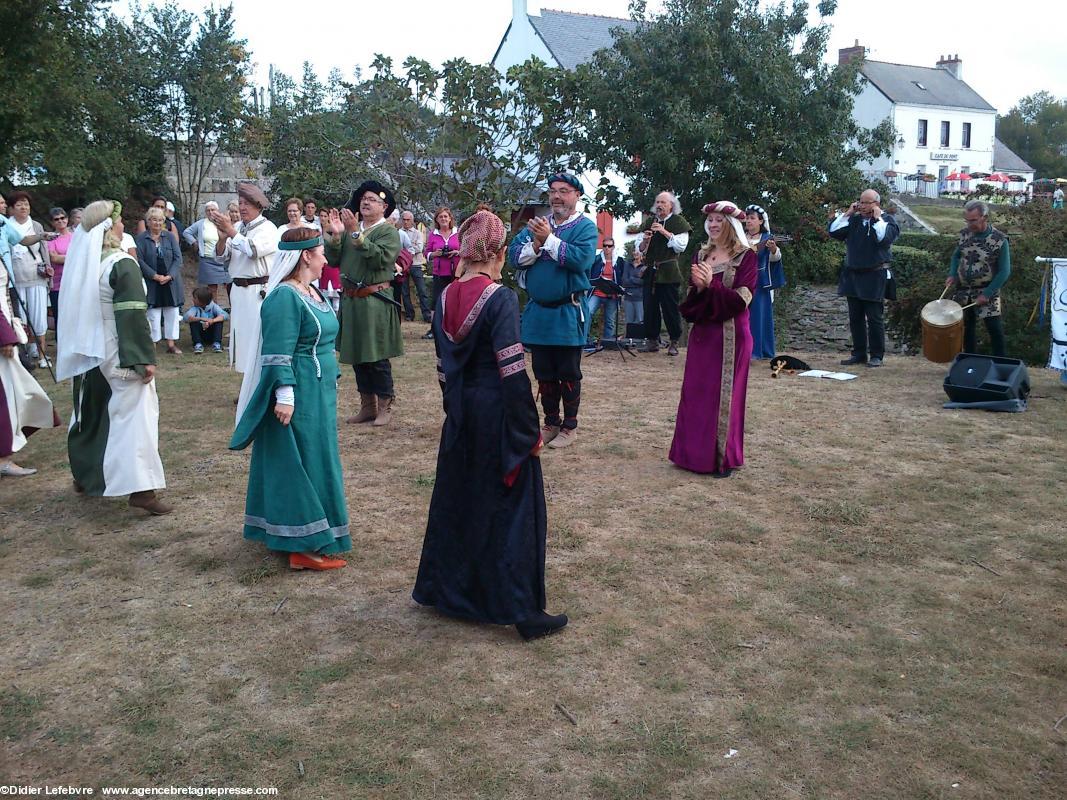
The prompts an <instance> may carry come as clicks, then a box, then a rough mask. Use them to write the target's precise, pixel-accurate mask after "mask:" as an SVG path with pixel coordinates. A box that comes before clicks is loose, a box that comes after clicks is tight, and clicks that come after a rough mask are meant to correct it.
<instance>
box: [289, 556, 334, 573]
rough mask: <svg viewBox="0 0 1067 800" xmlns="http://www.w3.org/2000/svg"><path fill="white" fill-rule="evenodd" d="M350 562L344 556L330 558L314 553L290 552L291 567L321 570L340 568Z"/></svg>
mask: <svg viewBox="0 0 1067 800" xmlns="http://www.w3.org/2000/svg"><path fill="white" fill-rule="evenodd" d="M346 564H348V562H347V561H345V560H344V559H343V558H329V557H328V556H319V555H315V554H314V553H290V554H289V569H313V570H317V571H319V572H322V571H324V570H328V569H340V568H341V567H343V566H345V565H346Z"/></svg>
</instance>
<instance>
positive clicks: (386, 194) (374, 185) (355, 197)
mask: <svg viewBox="0 0 1067 800" xmlns="http://www.w3.org/2000/svg"><path fill="white" fill-rule="evenodd" d="M367 192H374V193H375V194H376V195H378V197H380V198H382V200H384V201H385V216H386V217H388V216H389V215H390V214H392V213H393V209H395V208H396V198H395V197H393V193H392V192H391V191H390V190H389V189H388V187H385V186H382V184H380V183H378V181H363V183H361V184H360V185H359V186H357V187H356V190H355V191H354V192H352V199H351V200H349V201H348V205H346V206H345V208H347V209H348V210H349V211H351V212H352V213H353V214H359V201H360V200H362V199H363V195H365V194H366V193H367Z"/></svg>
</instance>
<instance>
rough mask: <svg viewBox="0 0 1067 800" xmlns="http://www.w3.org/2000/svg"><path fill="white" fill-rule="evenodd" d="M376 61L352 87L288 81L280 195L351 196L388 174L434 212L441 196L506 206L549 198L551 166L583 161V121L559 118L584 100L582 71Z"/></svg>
mask: <svg viewBox="0 0 1067 800" xmlns="http://www.w3.org/2000/svg"><path fill="white" fill-rule="evenodd" d="M371 68H372V70H373V74H372V76H371V77H370V78H368V79H366V80H359V79H358V76H357V80H356V82H354V83H344V82H341V83H340V86H338V82H339V76H338V75H333V76H331V80H330V81H329V82H328V84H327V86H325V87H322V86H321V85H319V84H318V81H317V79H316V78H315V76H314V74H313V73H310V72H309V70H307V69H305V74H304V79H303V82H302V84H301V86H299V87H298V86H297V85H296V84H295V83H294V82H293V81H292V80H290V79H288V78H287V77H285V76H279V77H278V78H277V79H276V84H275V86H274V87H273V91H272V96H273V97H274V105H273V106H272V108H271V109H270V113H269V130H270V132H269V137H268V139H269V144H268V146H267V150H268V151H269V154H270V155H269V159H268V169H269V170H270V172H271V173H272V174H274V175H275V176H276V181H275V189H276V191H278V192H279V193H282V194H288V193H294V194H298V195H305V194H308V193H310V194H313V195H315V196H316V197H317V198H319V199H321V200H324V201H326V202H331V203H339V202H343V201H345V200H347V199H348V198H347V192H348V191H350V190H351V189H352V187H353V186H354V185H355V184H356V183H358V182H359V181H361V180H362V179H364V178H376V179H378V180H381V181H382V182H384V183H386V184H387V185H389V186H390V187H392V188H393V189H394V191H395V192H396V194H397V197H398V198H399V200H400V202H401V203H402V204H404V205H407V206H409V207H413V208H415V209H417V210H419V211H421V212H422V213H423V214H429V213H430V212H431V211H432V209H433V208H434V207H435V206H436V205H438V204H441V203H447V204H449V205H452V206H454V207H455V208H456V209H457V211H459V212H460V213H464V212H469V211H472V210H473V209H474V207H475V206H476V205H477V204H478V203H480V202H488V203H490V204H492V205H493V206H494V207H496V208H497V209H498V210H501V211H503V210H504V209H509V208H518V207H521V206H522V205H523V204H525V203H526V202H527V201H528V200H529V199H530V198H531V197H532V196H533V195H534V194H539V193H540V191H541V187H540V180H541V179H543V178H544V175H545V174H546V170H547V169H548V167H549V165H551V166H552V167H553V168H558V167H559V166H566V165H568V164H569V165H570V166H572V167H573V166H575V164H576V163H577V160H578V155H577V154H576V153H575V152H574V151H573V148H572V146H571V143H572V141H573V139H574V129H575V126H576V124H577V122H576V117H574V116H573V115H563V114H559V113H558V109H559V108H561V107H567V106H569V105H573V103H574V102H576V97H577V94H576V93H577V88H576V86H575V84H574V77H573V75H571V74H570V73H567V72H565V71H563V70H554V69H550V68H548V67H547V66H546V65H545V64H544V63H543V62H540V61H536V60H531V61H530V62H528V63H527V64H524V65H521V66H519V67H514V68H513V69H511V70H510V71H509V72H508V75H507V76H503V75H500V73H498V72H497V71H496V70H495V69H494V68H493V67H491V66H487V65H476V64H471V63H470V62H468V61H466V60H465V59H455V60H453V61H449V62H447V63H446V64H445V65H444V66H443V68H442V69H441V70H439V71H436V70H434V69H433V68H432V67H431V66H430V65H429V64H428V63H427V62H425V61H422V60H420V59H416V58H408V59H407V60H405V61H404V64H403V69H404V72H403V74H399V75H398V74H396V73H395V72H394V70H393V64H392V61H391V60H390V59H388V58H385V57H383V56H380V55H379V56H376V57H375V59H374V61H373V63H372V65H371Z"/></svg>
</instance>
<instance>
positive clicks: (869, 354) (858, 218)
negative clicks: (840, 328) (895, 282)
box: [830, 189, 900, 367]
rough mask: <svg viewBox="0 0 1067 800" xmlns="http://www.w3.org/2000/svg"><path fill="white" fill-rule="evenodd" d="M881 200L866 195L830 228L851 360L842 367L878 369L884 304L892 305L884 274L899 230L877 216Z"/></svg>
mask: <svg viewBox="0 0 1067 800" xmlns="http://www.w3.org/2000/svg"><path fill="white" fill-rule="evenodd" d="M881 203H882V198H881V197H879V195H878V192H876V191H875V190H874V189H867V190H865V191H864V192H863V193H862V194H861V195H860V197H859V200H857V201H856V202H854V203H853V204H852V205H850V206H849V207H848V209H847V210H846V211H844V212H842V213H840V214H838V215H837V216H836V217H835V218H834V219H833V221H832V222H831V223H830V236H832V237H833V238H834V239H837V240H839V241H842V242H844V243H845V263H844V264H843V265H842V267H841V272H840V276H839V277H838V282H837V294H838V295H839V296H840V297H844V298H845V299H846V300H847V301H848V325H849V328H851V330H852V355H851V356H850V357H849V358H846V359H845V360H844V361H842V362H841V363H842V364H844V365H845V366H851V365H853V364H866V365H867V366H868V367H880V366H882V360H883V359H884V358H885V321H884V314H885V300H886V297H887V289H888V292H889V293H888V296H889V298H890V299H891V300H892V299H895V295H894V290H893V289H892V284H891V283H890V281H891V279H892V273H891V272H890V271H889V265H890V261H892V258H893V254H892V249H891V248H892V245H893V241H894V240H895V239H896V238H897V236H899V235H900V228H899V227H897V222H896V220H895V219H893V215H892V214H886V213H885V212H883V211H882V205H881Z"/></svg>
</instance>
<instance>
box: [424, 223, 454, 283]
mask: <svg viewBox="0 0 1067 800" xmlns="http://www.w3.org/2000/svg"><path fill="white" fill-rule="evenodd" d="M442 249H444V250H455V251H457V253H458V252H459V233H458V232H456V231H452V233H451V234H450V235H449V237H448V238H447V239H446V238H445V237H444V236H442V235H441V232H440V231H438V230H436V229H435V230H434V231H433V233H431V234H430V235H429V236H427V237H426V248H425V249H424V250H423V252H424V253H426V257H427V258H430V253H432V252H433V251H434V250H442ZM430 260H431V261H432V262H433V274H434V275H438V276H442V277H452V276H453V275H455V274H456V266H457V265H458V264H459V256H458V255H455V256H451V257H449V258H440V257H439V258H432V259H430Z"/></svg>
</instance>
